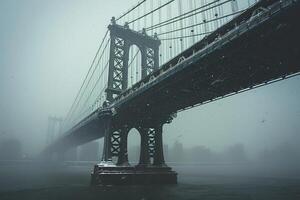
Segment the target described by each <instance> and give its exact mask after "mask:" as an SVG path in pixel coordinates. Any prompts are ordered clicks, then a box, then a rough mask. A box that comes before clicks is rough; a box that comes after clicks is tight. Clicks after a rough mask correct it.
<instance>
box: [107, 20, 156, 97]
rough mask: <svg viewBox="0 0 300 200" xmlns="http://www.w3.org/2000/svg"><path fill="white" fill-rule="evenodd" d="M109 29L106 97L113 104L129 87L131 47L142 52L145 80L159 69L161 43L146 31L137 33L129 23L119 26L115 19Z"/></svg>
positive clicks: (142, 68) (142, 67)
mask: <svg viewBox="0 0 300 200" xmlns="http://www.w3.org/2000/svg"><path fill="white" fill-rule="evenodd" d="M108 29H109V31H110V56H109V72H108V86H107V89H106V96H107V100H108V101H110V102H112V101H113V99H114V98H115V97H116V96H118V95H119V94H120V93H121V92H122V91H124V90H126V89H127V87H128V60H129V50H130V47H131V46H132V45H136V46H137V47H138V49H139V51H140V52H141V75H142V78H144V77H145V76H147V75H148V74H150V73H151V72H153V71H154V70H156V69H158V67H159V46H160V44H161V42H160V40H159V39H158V37H157V36H154V37H152V36H149V35H147V34H146V31H145V29H143V31H142V32H137V31H134V30H131V29H129V26H128V24H127V23H126V24H125V25H124V26H121V25H118V24H117V23H116V20H115V18H114V17H113V18H112V19H111V24H110V25H109V26H108Z"/></svg>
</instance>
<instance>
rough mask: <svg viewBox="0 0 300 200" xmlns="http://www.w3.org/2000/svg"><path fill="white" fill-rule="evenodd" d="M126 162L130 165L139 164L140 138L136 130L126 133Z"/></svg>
mask: <svg viewBox="0 0 300 200" xmlns="http://www.w3.org/2000/svg"><path fill="white" fill-rule="evenodd" d="M127 141H128V143H127V144H128V161H129V163H130V164H131V165H136V164H138V163H139V159H140V151H141V136H140V133H139V132H138V130H136V129H135V128H133V129H131V130H130V131H129V133H128V139H127Z"/></svg>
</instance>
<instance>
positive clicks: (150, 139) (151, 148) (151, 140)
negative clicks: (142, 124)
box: [148, 128, 155, 157]
mask: <svg viewBox="0 0 300 200" xmlns="http://www.w3.org/2000/svg"><path fill="white" fill-rule="evenodd" d="M148 147H149V156H150V157H154V153H155V129H154V128H149V130H148Z"/></svg>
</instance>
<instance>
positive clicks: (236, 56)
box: [44, 0, 300, 184]
mask: <svg viewBox="0 0 300 200" xmlns="http://www.w3.org/2000/svg"><path fill="white" fill-rule="evenodd" d="M299 17H300V1H299V0H260V1H253V0H252V1H251V0H248V1H244V0H189V1H188V0H166V1H163V0H158V1H154V0H143V1H140V2H138V3H137V4H136V5H134V6H133V7H132V8H130V9H129V10H128V11H127V12H125V13H123V14H122V15H121V16H119V17H113V18H112V19H111V23H110V24H109V26H108V30H107V32H106V34H105V36H104V37H103V39H102V42H101V44H100V47H99V49H98V51H97V53H96V55H95V57H94V60H93V61H92V64H91V66H90V68H89V70H88V73H87V75H86V76H85V79H84V81H83V83H82V85H81V87H80V89H79V91H78V93H77V95H76V98H75V100H74V102H73V104H72V105H71V108H70V110H69V112H68V114H67V116H66V118H65V120H64V122H63V129H62V132H63V135H62V136H61V137H60V138H58V139H57V140H56V141H54V142H53V143H52V144H50V145H49V146H48V147H47V148H46V149H45V151H44V153H47V154H53V153H61V152H64V151H66V150H67V149H69V148H71V147H75V146H78V145H81V144H84V143H87V142H89V141H92V140H95V139H99V138H102V137H103V138H104V149H103V156H102V161H101V163H100V164H98V165H96V166H95V169H94V172H93V174H92V182H93V183H94V184H99V183H105V184H108V183H109V184H111V183H117V182H118V183H132V182H134V183H141V182H147V183H156V182H159V183H176V180H177V174H176V172H174V171H172V170H171V168H170V167H168V166H167V165H166V164H165V161H164V155H163V142H162V130H163V128H162V127H163V125H164V124H166V123H171V122H172V119H173V118H174V117H176V114H177V113H178V112H180V111H183V110H186V109H190V108H193V107H195V106H199V105H203V104H206V103H209V102H212V101H216V100H218V99H221V98H226V97H229V96H232V95H236V94H238V93H241V92H245V91H247V90H250V89H253V88H257V87H261V86H264V85H266V84H270V83H274V82H276V81H280V80H283V79H286V78H289V77H292V76H296V75H299V71H300V65H299V56H300V45H299V44H300V38H299V35H300V25H299V22H298V21H297V19H299ZM132 128H135V129H136V130H138V131H139V133H140V136H141V152H140V160H139V164H138V165H137V166H130V164H129V163H128V155H127V135H128V132H129V131H130V130H131V129H132Z"/></svg>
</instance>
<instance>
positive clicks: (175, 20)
mask: <svg viewBox="0 0 300 200" xmlns="http://www.w3.org/2000/svg"><path fill="white" fill-rule="evenodd" d="M218 1H219V0H217V1H215V2H218ZM231 1H233V0H226V1H224V2H222V3H219V4H216V5H214V6H211V7H209V8H206V9H203V8H205V7H207V6H209V5H212V4H213V2H211V3H209V4H205V5H203V6H201V7H199V8H198V9H203V10H200V11H198V12H195V13H193V14H190V13H191V12H194V11H189V12H187V13H184V14H182V15H178V16H176V17H173V18H171V19H168V20H166V21H163V22H161V23H158V24H156V25H154V26H150V27H148V28H146V30H152V29H157V28H159V27H162V26H166V25H169V24H171V23H175V22H178V21H181V20H183V19H186V18H189V17H192V16H195V15H197V14H200V13H203V12H205V11H208V10H210V9H213V8H215V7H218V6H221V5H224V4H226V3H228V2H231ZM187 14H190V15H187ZM185 15H187V16H185Z"/></svg>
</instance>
